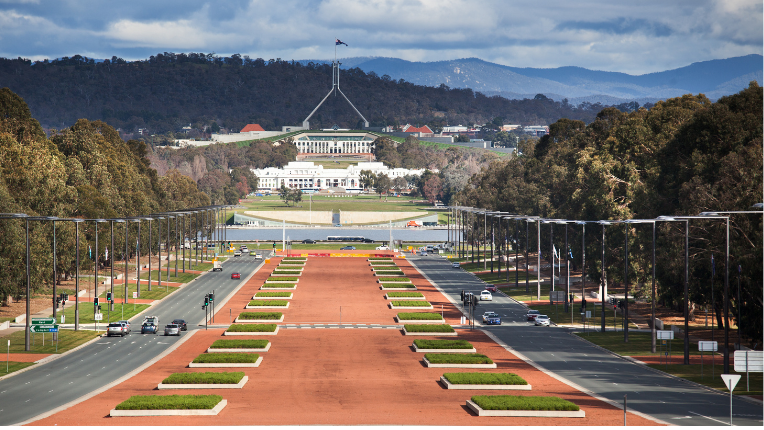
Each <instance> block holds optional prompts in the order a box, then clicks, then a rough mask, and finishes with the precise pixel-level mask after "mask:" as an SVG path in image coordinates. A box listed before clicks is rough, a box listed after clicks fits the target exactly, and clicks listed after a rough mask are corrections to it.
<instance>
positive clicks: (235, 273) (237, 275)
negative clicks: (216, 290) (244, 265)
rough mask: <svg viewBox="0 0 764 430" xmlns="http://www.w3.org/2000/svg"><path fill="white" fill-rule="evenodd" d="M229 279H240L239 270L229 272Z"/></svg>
mask: <svg viewBox="0 0 764 430" xmlns="http://www.w3.org/2000/svg"><path fill="white" fill-rule="evenodd" d="M231 279H241V273H239V272H233V273H231Z"/></svg>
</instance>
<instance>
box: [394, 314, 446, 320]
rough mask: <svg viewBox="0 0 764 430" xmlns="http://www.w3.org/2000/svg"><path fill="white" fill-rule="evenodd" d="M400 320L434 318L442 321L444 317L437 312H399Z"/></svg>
mask: <svg viewBox="0 0 764 430" xmlns="http://www.w3.org/2000/svg"><path fill="white" fill-rule="evenodd" d="M398 320H399V321H401V320H433V321H442V320H443V317H441V315H440V314H439V313H435V312H401V313H399V314H398Z"/></svg>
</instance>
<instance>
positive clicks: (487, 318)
mask: <svg viewBox="0 0 764 430" xmlns="http://www.w3.org/2000/svg"><path fill="white" fill-rule="evenodd" d="M483 324H497V325H501V317H500V316H499V314H497V313H496V312H486V313H484V314H483Z"/></svg>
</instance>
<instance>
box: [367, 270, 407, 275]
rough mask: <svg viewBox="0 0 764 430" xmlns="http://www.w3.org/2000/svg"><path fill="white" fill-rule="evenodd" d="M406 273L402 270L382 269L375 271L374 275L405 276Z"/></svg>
mask: <svg viewBox="0 0 764 430" xmlns="http://www.w3.org/2000/svg"><path fill="white" fill-rule="evenodd" d="M403 275H405V273H403V271H402V270H380V271H376V270H375V271H374V276H403Z"/></svg>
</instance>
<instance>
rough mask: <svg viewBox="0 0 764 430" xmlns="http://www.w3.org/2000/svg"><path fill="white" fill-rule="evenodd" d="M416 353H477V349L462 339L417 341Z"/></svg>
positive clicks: (415, 345)
mask: <svg viewBox="0 0 764 430" xmlns="http://www.w3.org/2000/svg"><path fill="white" fill-rule="evenodd" d="M411 346H413V347H414V352H425V353H426V352H476V350H475V347H474V346H472V344H471V343H469V342H467V341H466V340H460V339H415V340H414V343H413V344H412V345H411Z"/></svg>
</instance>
